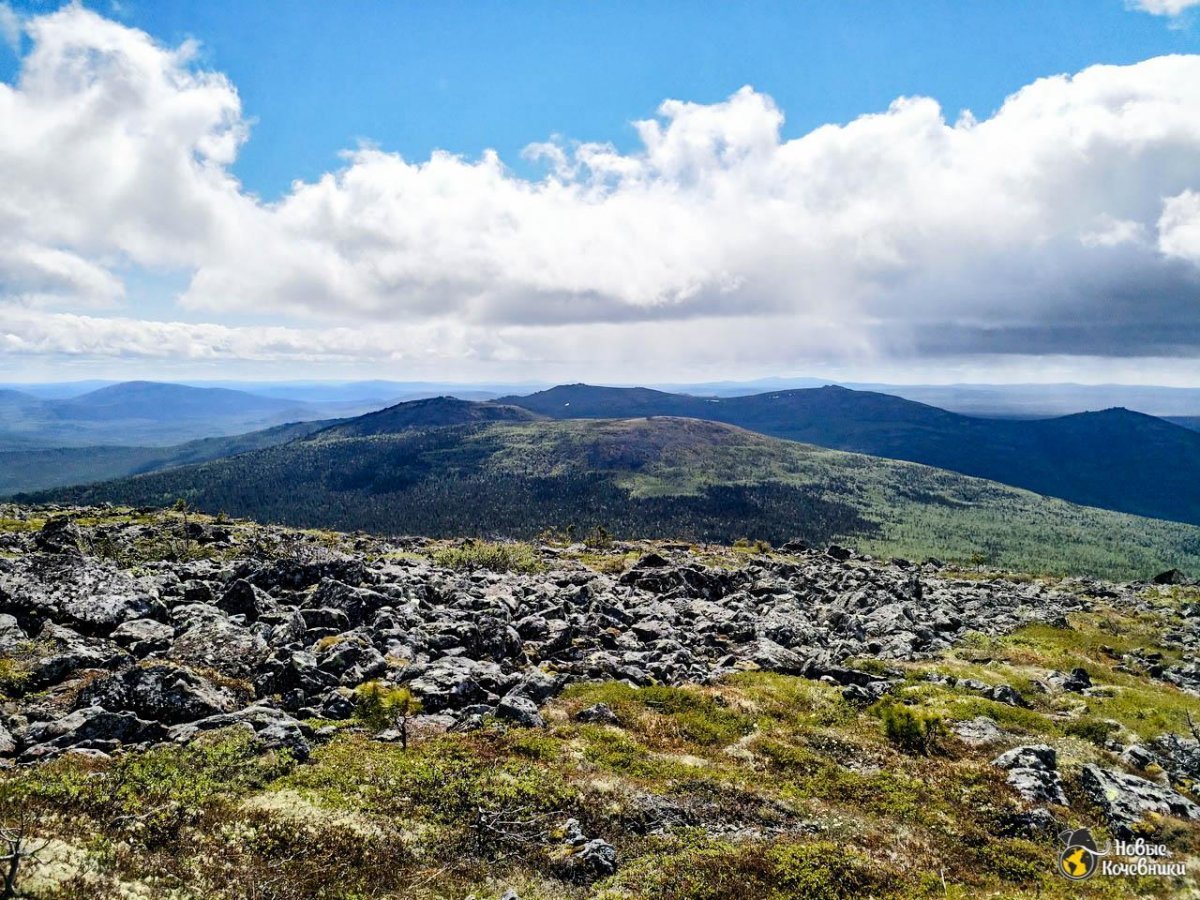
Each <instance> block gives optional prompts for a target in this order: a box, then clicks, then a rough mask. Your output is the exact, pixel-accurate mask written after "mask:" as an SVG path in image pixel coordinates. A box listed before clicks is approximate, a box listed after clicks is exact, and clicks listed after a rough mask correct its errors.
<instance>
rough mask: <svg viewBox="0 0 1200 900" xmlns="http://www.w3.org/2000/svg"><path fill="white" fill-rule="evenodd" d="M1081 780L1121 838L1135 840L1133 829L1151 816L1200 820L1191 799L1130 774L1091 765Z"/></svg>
mask: <svg viewBox="0 0 1200 900" xmlns="http://www.w3.org/2000/svg"><path fill="white" fill-rule="evenodd" d="M1079 781H1080V785H1081V786H1082V787H1083V790H1084V792H1085V793H1086V794H1087V796H1088V798H1089V799H1090V800H1091V801H1092V802H1093V803H1095V804H1096V805H1097V806H1098V807H1100V809H1101V810H1103V812H1104V816H1105V818H1106V819H1107V821H1108V823H1109V825H1110V826H1111V827H1112V828H1113V832H1114V833H1115V834H1117V835H1118V836H1120V837H1125V838H1132V837H1133V836H1134V831H1133V826H1134V825H1135V824H1136V823H1138V822H1140V821H1141V820H1143V819H1144V818H1146V816H1147V815H1150V814H1155V815H1159V816H1176V817H1177V818H1181V819H1200V806H1197V805H1196V804H1195V803H1193V802H1192V801H1191V800H1189V799H1187V797H1184V796H1183V795H1182V794H1180V793H1178V792H1177V791H1174V790H1172V789H1171V788H1168V787H1163V786H1162V785H1160V784H1155V783H1154V782H1152V781H1147V780H1146V779H1145V778H1139V777H1138V776H1136V775H1130V774H1128V773H1127V772H1118V771H1115V770H1113V769H1104V768H1101V767H1100V766H1097V765H1092V764H1089V765H1086V766H1084V767H1083V771H1082V772H1081V773H1080V778H1079Z"/></svg>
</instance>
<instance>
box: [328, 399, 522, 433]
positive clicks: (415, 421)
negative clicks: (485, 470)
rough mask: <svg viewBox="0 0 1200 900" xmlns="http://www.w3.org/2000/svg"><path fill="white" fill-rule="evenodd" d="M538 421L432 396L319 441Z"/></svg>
mask: <svg viewBox="0 0 1200 900" xmlns="http://www.w3.org/2000/svg"><path fill="white" fill-rule="evenodd" d="M536 418H538V416H537V415H535V414H534V413H531V412H530V411H529V410H527V409H522V408H521V407H519V406H506V405H503V404H499V403H476V402H473V401H470V400H460V399H458V398H456V397H431V398H429V399H426V400H410V401H408V402H405V403H397V404H395V405H394V406H389V407H388V408H387V409H381V410H379V411H378V412H373V413H367V414H366V415H364V416H358V417H357V418H354V419H350V420H348V421H345V422H339V423H338V424H336V425H331V426H329V427H328V428H327V429H325V431H324V432H323V433H322V434H321V437H322V438H339V437H370V436H371V435H376V434H395V433H397V432H400V431H404V430H406V429H409V428H437V427H441V426H445V425H473V424H479V423H483V422H529V421H532V420H534V419H536Z"/></svg>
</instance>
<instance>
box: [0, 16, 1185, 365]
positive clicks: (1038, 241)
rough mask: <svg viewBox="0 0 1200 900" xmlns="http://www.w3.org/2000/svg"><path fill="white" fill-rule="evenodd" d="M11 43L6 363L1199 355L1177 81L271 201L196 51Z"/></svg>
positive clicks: (386, 158) (311, 188)
mask: <svg viewBox="0 0 1200 900" xmlns="http://www.w3.org/2000/svg"><path fill="white" fill-rule="evenodd" d="M1170 2H1171V0H1162V3H1163V4H1164V5H1165V4H1168V3H1170ZM26 25H27V29H28V33H29V35H30V38H31V40H32V50H31V52H30V53H29V54H28V55H27V56H26V57H25V58H24V60H23V62H22V68H21V76H20V80H19V82H18V83H17V84H16V85H14V86H6V85H0V295H4V296H6V297H7V300H0V336H2V337H3V340H4V341H5V342H6V343H4V344H2V345H0V346H6V347H7V348H8V349H9V350H20V352H21V353H23V354H28V353H34V352H43V353H64V354H70V355H79V354H93V355H97V356H102V355H113V356H120V355H122V354H125V355H133V356H138V355H146V356H155V355H156V354H160V353H166V352H167V351H166V349H165V348H170V351H169V352H170V353H176V354H183V355H184V356H185V357H186V358H206V355H207V356H210V357H211V356H212V355H213V354H215V355H216V356H217V357H221V358H225V357H228V358H247V359H260V358H261V359H277V358H293V357H295V358H300V357H305V358H313V359H321V358H329V359H342V358H346V357H347V355H353V354H361V355H364V357H365V358H371V359H375V358H378V359H386V360H392V361H395V360H397V359H399V360H404V361H411V360H415V359H417V358H424V359H427V360H428V359H436V360H439V361H445V364H446V365H447V366H449V365H451V364H452V363H453V362H454V361H455V360H460V361H461V360H475V361H479V360H496V361H502V360H509V361H511V360H513V359H518V358H524V359H528V360H530V361H531V365H533V364H538V365H543V364H544V365H545V366H546V367H547V368H551V367H554V366H558V365H561V364H563V363H565V362H568V361H573V362H574V363H575V364H576V365H577V366H579V367H580V368H581V370H584V371H586V370H587V368H588V367H598V366H602V365H615V364H618V363H619V364H620V365H622V366H624V367H625V370H626V371H634V370H636V369H637V367H638V365H639V363H638V358H639V357H640V358H641V359H643V360H645V359H647V358H651V357H653V358H656V359H662V358H664V357H667V356H672V355H675V356H680V357H681V364H682V362H683V359H682V357H687V358H688V359H691V360H694V361H703V362H706V363H709V364H711V365H713V366H742V367H743V368H744V367H746V366H750V365H752V364H756V365H760V366H761V365H771V366H774V367H776V368H792V369H794V368H797V367H803V366H804V365H806V364H808V363H810V362H814V361H815V362H819V361H822V360H828V359H848V358H858V359H882V358H889V357H890V358H904V357H908V356H924V357H932V358H936V357H941V356H944V357H946V358H950V357H952V356H956V355H958V356H961V355H963V354H971V353H1013V354H1016V353H1030V352H1032V353H1038V352H1044V353H1059V354H1076V355H1079V356H1081V357H1082V356H1084V355H1087V356H1091V357H1096V356H1101V357H1102V356H1114V357H1116V356H1121V357H1128V356H1137V355H1147V356H1151V355H1154V356H1171V355H1188V356H1194V355H1197V354H1200V303H1198V302H1197V298H1198V296H1200V294H1198V288H1197V274H1196V273H1197V269H1196V268H1195V267H1194V266H1193V265H1192V264H1193V263H1196V264H1200V250H1198V249H1197V247H1198V241H1197V237H1196V229H1197V226H1196V222H1197V220H1198V216H1197V210H1196V206H1197V200H1196V197H1197V196H1198V195H1197V193H1196V192H1197V191H1200V57H1195V56H1172V57H1161V58H1157V59H1152V60H1148V61H1146V62H1143V63H1140V64H1137V65H1133V66H1125V67H1116V66H1096V67H1092V68H1089V69H1086V70H1084V71H1083V72H1080V73H1078V74H1076V75H1074V76H1069V77H1068V76H1057V77H1052V78H1046V79H1042V80H1039V81H1037V82H1035V83H1033V84H1031V85H1028V86H1026V87H1024V88H1022V89H1021V90H1020V91H1018V92H1017V93H1015V94H1014V95H1013V96H1011V97H1009V98H1008V99H1007V101H1006V102H1005V103H1004V104H1003V106H1002V107H1001V108H1000V110H999V111H998V112H996V113H995V114H994V115H993V116H991V117H990V118H987V119H982V120H978V121H977V120H976V119H975V118H973V117H971V116H969V115H967V116H963V117H960V118H959V119H958V120H957V121H956V122H953V123H951V122H947V121H946V119H945V117H944V114H943V112H942V110H941V108H940V107H939V106H938V104H937V103H936V102H935V101H933V100H931V99H928V98H921V97H914V98H901V99H899V100H897V101H896V102H895V103H893V104H892V105H891V107H889V108H888V109H887V110H885V111H883V112H880V113H877V114H872V115H864V116H862V117H860V118H858V119H856V120H854V121H852V122H850V123H849V124H847V125H844V126H826V127H824V128H819V129H817V130H815V131H813V132H811V133H809V134H806V135H804V136H802V137H799V138H796V139H793V140H784V139H782V138H781V136H780V129H781V125H782V123H783V113H782V111H781V110H779V109H778V108H777V107H776V106H775V104H774V103H773V102H772V100H771V99H770V98H769V97H767V96H765V95H763V94H760V93H757V92H755V91H754V90H752V89H750V88H743V89H742V90H741V91H738V92H737V93H736V94H734V95H733V96H731V97H730V98H729V99H728V100H726V101H724V102H722V103H716V104H707V105H702V104H694V103H685V102H681V101H675V100H669V101H666V102H665V103H663V104H662V106H661V107H660V108H659V110H658V114H657V116H655V117H654V118H652V119H649V120H646V121H643V122H638V123H636V126H637V131H638V134H639V137H640V146H639V147H638V149H636V150H635V151H632V152H627V153H622V152H619V151H617V150H616V149H614V148H613V147H611V146H607V145H602V144H577V143H570V142H569V141H566V140H564V139H561V138H557V139H554V140H552V141H550V142H547V143H541V144H534V145H531V146H530V149H529V151H528V152H527V155H528V156H530V157H531V158H535V159H541V160H542V161H543V162H544V163H545V165H546V167H547V174H546V176H545V177H543V178H540V179H528V178H523V177H520V176H518V175H516V174H514V173H513V172H512V171H511V170H509V169H508V168H507V167H506V166H505V165H504V164H503V162H502V161H501V160H500V159H499V158H498V157H497V156H496V155H495V154H494V153H486V154H484V155H483V156H482V157H481V158H480V159H477V160H469V159H464V158H461V157H457V156H453V155H449V154H444V153H435V154H433V156H431V158H430V159H428V160H426V161H423V162H412V161H409V160H406V159H404V158H402V157H400V156H399V155H397V154H394V153H389V152H386V151H384V150H381V149H375V148H367V149H359V150H356V151H353V152H350V153H348V154H347V156H346V160H345V165H344V167H343V168H341V169H340V170H338V171H336V172H331V173H329V174H327V175H325V176H323V177H322V178H320V179H319V180H317V181H316V182H313V183H296V184H295V185H294V186H293V188H292V189H291V190H290V191H289V192H288V193H287V194H286V195H285V196H284V197H283V198H281V199H280V200H279V201H278V202H276V203H271V204H266V203H262V202H261V201H259V200H257V199H256V198H254V197H253V196H251V195H250V194H248V193H247V192H246V191H244V190H243V189H242V188H241V186H240V185H239V184H238V183H237V181H236V179H235V178H234V177H233V176H232V175H231V172H230V165H231V163H232V162H233V161H234V159H235V158H236V154H237V152H238V148H239V146H240V144H241V143H242V142H243V141H244V140H246V139H247V135H248V129H247V124H246V122H245V120H244V119H243V117H242V113H241V106H240V101H239V98H238V95H237V92H236V90H235V88H234V87H233V85H232V84H230V83H229V81H228V80H227V79H225V78H224V77H223V76H221V75H219V74H215V73H210V72H203V71H200V70H199V69H198V68H197V67H196V65H195V63H194V48H193V47H191V46H188V45H185V46H183V47H181V48H178V49H169V48H163V47H161V46H158V45H156V44H155V43H154V42H153V41H151V40H150V39H149V38H148V37H147V36H146V35H145V34H143V33H141V32H139V31H136V30H133V29H130V28H127V27H125V26H122V25H119V24H117V23H114V22H111V21H108V20H105V19H103V18H100V17H99V16H96V15H95V14H93V13H90V12H87V11H84V10H83V9H81V8H80V7H77V6H70V7H67V8H65V9H63V10H61V11H59V12H57V13H54V14H51V15H48V16H43V17H39V18H34V19H31V20H29V21H28V22H27V23H26ZM130 266H133V267H139V266H140V267H150V268H155V269H159V268H168V269H181V270H183V271H185V272H188V273H190V274H191V279H190V284H189V285H188V287H187V289H186V291H185V292H184V294H183V296H182V297H181V304H182V306H183V307H184V308H185V309H186V310H187V311H188V312H189V314H191V315H197V314H198V315H203V316H206V317H210V318H215V319H218V320H219V321H220V322H221V324H215V325H192V324H186V323H179V322H177V323H156V322H140V321H139V320H138V310H137V309H130V308H129V307H128V304H129V303H130V302H131V301H129V300H127V299H125V297H124V292H123V289H122V285H121V281H120V276H119V273H120V272H122V271H125V270H126V269H127V268H128V267H130ZM122 303H124V304H126V307H125V309H124V311H123V313H122V315H124V318H96V317H89V316H81V315H79V313H80V312H82V311H83V310H82V308H81V307H82V306H83V305H85V304H86V305H91V306H96V305H109V306H111V305H113V304H117V305H120V304H122ZM55 306H56V307H57V308H58V312H53V311H47V309H46V308H47V307H55ZM33 307H38V309H33ZM247 314H252V315H254V316H256V317H258V318H261V317H262V316H263V315H273V316H276V317H277V318H278V319H279V320H280V321H284V322H289V323H291V324H290V325H289V327H286V328H280V329H274V330H272V329H263V328H261V327H258V326H255V325H246V326H244V327H241V326H239V325H238V322H239V321H244V317H245V316H246V315H247ZM314 320H319V322H320V324H314ZM306 322H307V324H305V323H306ZM367 323H369V326H370V327H369V328H363V327H361V326H362V325H363V324H367ZM677 351H678V352H677ZM305 354H307V356H305ZM214 358H215V357H214Z"/></svg>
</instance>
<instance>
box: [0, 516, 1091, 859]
mask: <svg viewBox="0 0 1200 900" xmlns="http://www.w3.org/2000/svg"><path fill="white" fill-rule="evenodd" d="M51 522H52V523H53V524H47V525H46V527H45V528H44V529H43V530H42V531H40V532H35V533H33V534H32V535H28V534H26V535H16V536H13V537H11V538H10V540H9V543H8V544H7V545H6V546H8V547H10V550H9V551H8V552H9V553H10V554H11V558H0V653H13V652H17V651H16V649H15V648H18V647H20V648H24V649H22V650H21V651H20V652H21V653H23V654H24V657H23V658H24V659H25V663H24V665H25V669H26V671H25V677H24V680H23V682H22V685H23V689H24V690H25V691H26V692H35V691H41V690H52V691H56V692H62V694H63V696H68V697H70V698H72V699H71V701H70V702H69V703H67V704H65V705H62V704H60V705H59V706H55V705H54V704H49V703H32V702H28V703H27V702H24V701H20V700H17V701H14V703H13V704H12V705H11V708H10V709H9V710H8V715H9V716H10V717H11V718H10V720H9V721H10V722H12V721H17V720H22V719H23V720H24V724H23V725H22V727H20V728H17V727H14V728H12V729H10V730H11V732H12V733H11V735H10V738H11V740H10V741H8V742H6V741H5V740H4V739H3V736H2V735H0V756H2V755H5V754H8V755H18V756H23V757H29V756H30V755H31V754H32V755H33V756H37V755H39V754H40V755H51V754H53V753H55V752H60V751H61V750H62V749H64V748H66V747H86V748H92V749H95V750H97V751H100V752H107V751H109V750H111V749H113V748H114V747H117V746H120V745H123V744H127V743H134V744H142V743H145V742H147V741H154V740H166V739H171V740H188V739H190V738H191V737H194V736H195V735H197V734H199V733H201V732H204V731H208V730H212V729H214V728H220V727H233V726H236V727H245V728H249V729H250V730H252V731H253V732H254V734H255V736H256V738H257V739H259V740H260V741H261V742H262V743H263V744H264V745H265V746H279V747H287V748H289V749H290V750H291V751H292V752H294V753H296V754H297V755H304V754H306V753H307V752H308V744H309V742H310V741H311V740H312V739H313V735H312V734H311V733H310V731H311V730H307V726H306V725H304V724H303V723H304V720H305V719H307V718H312V717H317V716H320V717H325V718H331V719H345V718H348V717H349V716H351V715H352V714H353V711H354V700H353V689H354V688H355V687H357V686H358V685H360V684H362V683H364V682H367V681H373V680H381V681H383V682H387V683H390V684H393V685H397V686H406V687H407V688H408V689H409V690H411V691H412V693H413V695H414V696H415V697H416V698H417V699H418V700H419V701H420V702H421V707H422V715H423V716H425V717H427V719H428V722H427V724H428V725H429V726H430V728H434V727H436V728H442V729H444V728H446V727H469V726H470V725H471V724H477V723H478V722H480V721H482V720H483V718H484V717H486V716H491V717H494V718H495V719H497V720H499V721H502V722H507V723H509V724H510V725H512V726H515V727H538V726H540V725H542V724H544V721H543V717H542V714H541V712H540V711H539V707H540V706H541V705H542V704H543V703H545V701H546V700H547V699H548V698H550V697H552V696H554V695H555V694H556V693H558V692H559V691H560V690H561V689H562V688H563V687H564V686H565V685H566V684H569V683H571V682H573V681H580V680H592V679H617V680H621V681H625V682H628V683H630V684H635V685H649V684H681V683H705V682H710V681H712V680H714V679H717V678H721V677H722V676H724V675H727V674H729V673H733V672H739V671H745V670H748V669H765V670H769V671H773V672H780V673H785V674H789V675H798V676H803V677H807V678H813V679H822V680H824V681H826V682H829V683H831V684H836V685H838V686H840V687H841V688H842V690H843V691H844V692H845V697H846V699H847V700H849V701H851V702H854V703H859V704H869V703H872V702H874V701H875V700H877V699H878V698H879V697H880V696H881V695H882V694H883V693H885V692H887V691H888V690H890V689H891V688H892V687H893V685H894V684H895V683H896V682H897V680H898V677H899V673H893V674H892V675H889V674H887V672H886V670H883V671H884V674H872V673H867V672H862V671H858V670H856V669H854V668H851V667H848V666H847V665H846V660H847V659H849V658H852V657H857V656H874V657H877V658H879V659H882V660H889V659H891V660H905V659H914V658H921V657H927V656H933V655H935V654H938V653H939V652H941V651H943V650H945V649H946V648H948V647H950V646H952V645H953V644H954V643H955V642H956V641H958V640H960V639H961V638H962V637H963V636H964V635H966V634H967V633H968V632H981V633H984V634H1000V633H1004V632H1007V631H1009V630H1012V629H1014V628H1017V627H1020V626H1021V625H1023V624H1026V623H1028V622H1046V623H1052V624H1059V625H1062V624H1064V623H1065V618H1064V617H1065V615H1066V614H1067V613H1069V612H1072V611H1075V610H1080V609H1085V608H1087V607H1088V606H1089V604H1090V602H1091V601H1090V600H1089V598H1088V595H1087V594H1086V592H1082V591H1068V590H1063V591H1058V590H1054V589H1051V588H1048V587H1046V586H1044V585H1042V584H1040V583H1037V582H1026V583H1016V582H1013V581H1009V580H1004V579H999V578H997V579H995V580H977V579H971V580H961V581H956V580H952V579H949V578H947V577H946V576H945V575H944V573H942V572H940V571H939V568H938V564H936V563H934V562H929V563H926V564H924V565H915V564H912V563H909V562H907V561H905V560H894V561H881V560H873V559H870V558H869V557H862V556H859V555H857V554H854V553H852V552H850V551H848V550H844V549H843V548H827V549H822V548H812V549H810V548H808V547H805V546H802V545H799V544H797V545H795V546H793V548H792V550H791V551H790V553H791V554H792V555H790V556H789V557H787V558H779V559H770V558H766V557H757V558H754V559H753V560H751V561H750V562H749V564H748V565H745V566H744V567H741V568H736V569H724V568H715V567H709V566H705V565H701V564H700V563H699V562H697V561H696V559H695V558H694V557H692V556H691V555H690V554H689V552H688V551H687V549H686V548H685V547H684V546H682V545H678V546H675V545H665V544H663V545H659V546H658V549H657V550H655V551H653V552H646V553H644V554H643V555H642V556H641V558H640V559H638V561H637V562H636V563H635V564H634V565H632V566H631V567H629V569H628V570H627V571H625V572H623V573H622V574H619V575H610V574H604V573H601V572H597V571H593V570H591V569H589V568H586V567H584V566H583V565H582V564H580V563H576V562H569V561H561V560H557V559H556V558H555V555H554V554H553V553H552V552H549V551H547V553H546V555H545V559H546V561H547V563H548V565H547V568H546V570H545V571H542V572H537V573H531V574H518V573H497V572H491V571H485V570H475V571H454V570H449V569H445V568H439V567H438V566H436V565H434V564H432V563H431V562H428V561H422V560H421V559H416V558H398V557H396V556H395V555H389V554H388V553H387V552H386V551H387V550H388V548H389V545H388V544H387V543H386V542H383V541H378V540H376V539H368V538H363V541H362V542H361V543H362V544H363V546H364V547H365V548H369V549H370V551H371V552H369V553H367V552H364V553H362V554H361V555H356V554H349V553H338V552H333V551H330V550H327V549H324V548H321V547H320V546H319V545H318V546H314V545H313V544H312V543H308V544H304V543H302V542H298V541H297V540H296V537H295V533H292V532H287V531H286V530H284V529H272V528H268V527H262V528H259V529H256V532H255V542H254V543H253V545H252V546H253V548H254V549H253V550H249V551H246V552H245V553H244V554H243V555H242V556H240V557H239V556H236V555H235V554H234V553H233V552H232V550H231V549H229V548H232V547H233V546H235V545H233V544H231V543H230V534H229V531H228V529H218V528H217V526H208V525H205V526H203V527H202V528H201V529H200V530H199V531H197V532H196V534H194V535H191V538H190V539H191V540H194V541H196V542H197V543H201V544H204V545H205V546H221V547H226V548H227V549H226V551H225V552H224V553H223V554H222V555H220V556H218V557H216V558H214V559H202V560H198V561H190V562H158V563H150V564H146V565H143V566H140V567H138V568H137V569H135V570H126V569H122V568H121V567H119V566H118V565H115V564H114V563H112V562H107V561H105V560H102V559H98V558H96V557H94V556H92V555H89V548H91V547H94V546H108V545H121V542H122V541H125V543H126V545H130V543H129V542H131V541H147V540H153V539H154V538H155V535H154V534H153V532H152V531H151V530H150V529H151V528H152V527H153V526H149V525H134V524H130V525H128V526H124V528H125V531H124V532H122V531H120V530H119V529H118V530H113V529H110V530H108V531H105V532H104V533H102V534H97V533H94V531H93V530H92V529H90V528H89V527H81V526H79V525H78V524H77V523H75V522H73V521H71V520H70V519H69V518H64V517H59V518H55V519H52V520H51ZM193 524H194V523H193ZM206 529H207V530H206ZM210 531H211V533H210ZM218 531H220V533H219V534H218ZM627 549H628V548H627V547H620V548H616V549H614V550H613V554H614V558H616V557H618V556H619V555H622V554H624V553H626V552H627ZM135 572H136V574H134V573H135ZM1085 683H1086V673H1083V672H1081V671H1077V672H1072V673H1070V674H1069V675H1068V676H1064V677H1063V679H1062V683H1061V687H1062V688H1063V689H1064V690H1076V689H1082V686H1083V685H1084V684H1085ZM961 684H962V686H963V687H966V688H968V689H975V690H978V692H979V693H981V694H983V695H985V696H988V697H990V698H992V699H995V700H998V701H1000V702H1004V703H1010V704H1013V705H1022V704H1023V703H1024V702H1025V701H1024V698H1022V697H1021V696H1020V694H1019V693H1017V692H1016V691H1015V690H1014V689H1013V688H1011V687H1010V686H1008V685H988V684H983V683H982V682H979V683H973V682H968V681H964V682H962V683H961ZM418 718H419V717H418ZM579 718H580V720H581V721H591V722H595V723H601V724H614V723H615V722H616V716H615V715H614V714H613V713H612V711H611V710H608V709H606V708H604V707H595V708H593V709H592V710H590V711H584V712H582V713H580V714H579ZM417 725H418V726H419V725H420V723H419V722H418V723H417ZM975 731H976V732H979V733H980V735H981V737H983V738H984V739H985V740H986V739H988V738H989V736H987V735H982V730H981V729H979V728H976V729H975ZM962 735H963V738H964V740H974V737H973V733H972V732H970V731H966V732H963V733H962ZM981 742H983V741H981ZM10 744H11V746H10ZM38 748H41V749H38ZM1050 768H1051V769H1052V768H1053V766H1052V765H1051V767H1050ZM1025 769H1031V770H1037V767H1034V766H1025V765H1018V766H1014V767H1012V768H1011V769H1010V772H1016V771H1019V770H1025ZM1037 771H1040V770H1037ZM1012 777H1017V776H1012ZM1022 777H1023V776H1022ZM1030 777H1031V778H1032V776H1030ZM1039 777H1041V776H1039ZM1055 777H1057V776H1055ZM1042 780H1043V781H1044V782H1046V783H1045V784H1043V785H1042V787H1043V788H1044V789H1043V790H1042V792H1041V793H1042V795H1044V796H1043V799H1044V800H1045V801H1046V802H1059V801H1058V797H1059V793H1060V789H1058V788H1057V785H1056V783H1051V781H1052V779H1048V778H1044V779H1042ZM1023 787H1024V784H1023ZM1023 787H1022V789H1023ZM1028 787H1029V788H1030V789H1031V790H1032V789H1033V787H1034V785H1033V782H1032V781H1030V783H1029V785H1028ZM603 855H604V854H603V853H601V854H600V857H603Z"/></svg>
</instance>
